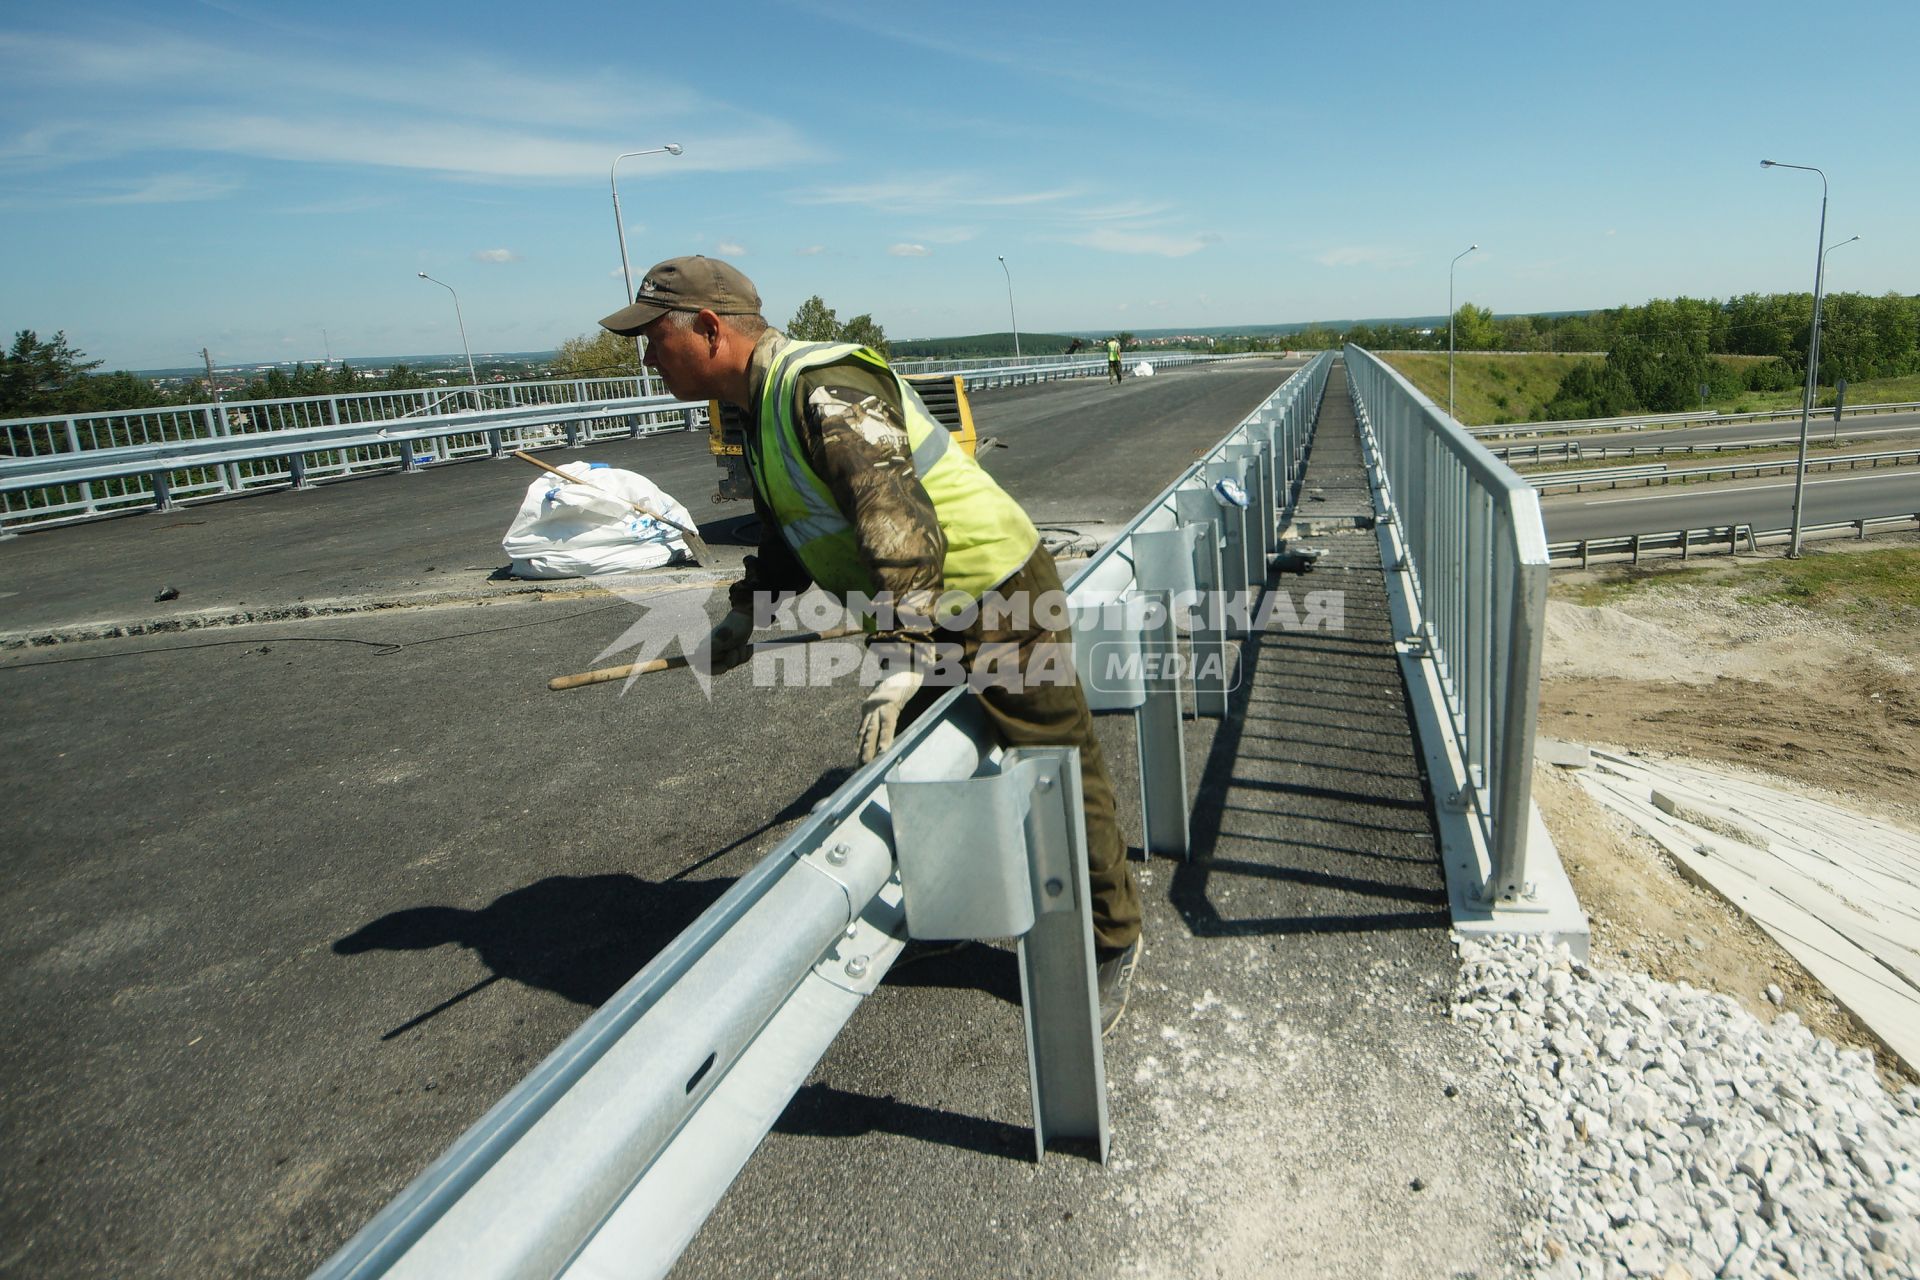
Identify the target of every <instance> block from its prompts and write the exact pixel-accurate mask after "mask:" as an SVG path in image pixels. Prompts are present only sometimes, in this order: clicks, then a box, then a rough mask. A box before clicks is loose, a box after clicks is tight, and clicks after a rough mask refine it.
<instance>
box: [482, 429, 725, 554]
mask: <svg viewBox="0 0 1920 1280" xmlns="http://www.w3.org/2000/svg"><path fill="white" fill-rule="evenodd" d="M513 456H514V457H516V458H518V459H520V460H521V461H522V462H531V463H532V464H533V465H534V466H536V467H538V468H540V469H541V470H542V471H551V472H553V474H554V475H557V476H559V477H560V478H561V479H562V480H565V481H566V482H567V483H568V484H578V485H585V486H586V487H587V488H589V489H592V490H593V491H594V492H595V493H597V494H600V495H601V496H602V497H607V498H613V500H614V501H615V502H624V503H626V504H627V505H628V506H630V507H632V508H633V509H634V510H635V511H638V512H639V513H640V514H641V515H643V516H646V517H647V518H648V519H650V520H658V521H659V522H660V523H661V524H664V525H666V526H667V527H668V528H670V529H678V530H679V531H680V532H681V533H683V534H685V535H686V536H687V538H688V539H689V540H691V539H694V538H698V537H699V536H700V534H699V533H698V532H697V531H695V530H693V529H689V528H687V526H685V525H683V524H681V523H680V522H679V521H678V520H672V519H669V518H668V517H666V516H663V515H661V514H660V513H659V512H658V511H655V510H654V509H653V508H652V507H648V506H643V505H642V504H640V503H638V502H635V501H633V500H632V499H631V498H614V496H613V495H612V494H610V493H608V492H607V491H606V490H604V489H600V488H596V487H595V486H594V485H592V484H591V483H589V482H588V481H585V480H582V479H581V478H580V477H579V476H570V475H568V474H567V473H566V472H564V471H562V470H561V469H560V468H558V467H554V466H549V465H547V464H546V463H544V462H542V461H540V459H538V458H536V457H534V456H533V455H532V454H530V453H528V452H527V451H526V450H525V449H515V450H514V451H513ZM705 547H706V544H705V543H704V542H703V543H701V544H700V549H701V550H704V549H705ZM702 558H704V557H702Z"/></svg>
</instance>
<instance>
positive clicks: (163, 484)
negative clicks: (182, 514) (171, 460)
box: [149, 471, 173, 511]
mask: <svg viewBox="0 0 1920 1280" xmlns="http://www.w3.org/2000/svg"><path fill="white" fill-rule="evenodd" d="M149 479H151V480H152V482H153V509H154V510H155V511H171V510H173V486H172V485H171V484H170V483H168V481H167V473H166V472H164V471H156V472H154V473H153V474H152V476H150V477H149Z"/></svg>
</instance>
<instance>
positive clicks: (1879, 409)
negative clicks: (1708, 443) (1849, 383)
mask: <svg viewBox="0 0 1920 1280" xmlns="http://www.w3.org/2000/svg"><path fill="white" fill-rule="evenodd" d="M1915 410H1920V400H1899V401H1889V402H1887V403H1885V404H1850V405H1843V406H1842V407H1841V409H1840V413H1841V414H1842V415H1847V416H1851V415H1853V414H1874V413H1911V412H1914V411H1915ZM1813 412H1814V415H1816V416H1819V417H1825V418H1831V417H1832V416H1834V414H1833V406H1832V405H1816V406H1815V407H1814V410H1813ZM1799 416H1800V407H1799V406H1798V405H1796V406H1794V407H1793V408H1791V409H1760V410H1756V411H1755V412H1753V413H1721V412H1720V411H1719V410H1717V409H1696V410H1693V411H1690V412H1687V413H1635V414H1628V415H1627V416H1625V417H1620V418H1567V419H1565V420H1563V421H1558V422H1554V421H1547V422H1506V423H1501V424H1500V425H1498V426H1492V427H1467V428H1464V429H1465V430H1467V431H1469V432H1471V433H1472V434H1473V435H1475V436H1538V435H1577V434H1582V433H1591V432H1600V431H1639V430H1641V429H1643V428H1646V427H1677V426H1696V427H1717V426H1721V425H1726V424H1732V423H1736V422H1782V421H1786V420H1788V419H1792V418H1798V417H1799Z"/></svg>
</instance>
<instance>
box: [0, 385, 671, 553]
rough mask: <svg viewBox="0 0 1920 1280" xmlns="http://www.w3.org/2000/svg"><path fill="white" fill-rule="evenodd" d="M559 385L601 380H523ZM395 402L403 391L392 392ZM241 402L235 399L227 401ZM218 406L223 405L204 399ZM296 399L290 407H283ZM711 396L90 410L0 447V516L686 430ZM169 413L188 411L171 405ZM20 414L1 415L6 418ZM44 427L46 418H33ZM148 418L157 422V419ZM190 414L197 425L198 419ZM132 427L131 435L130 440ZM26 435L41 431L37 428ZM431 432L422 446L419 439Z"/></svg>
mask: <svg viewBox="0 0 1920 1280" xmlns="http://www.w3.org/2000/svg"><path fill="white" fill-rule="evenodd" d="M628 383H629V385H632V380H631V379H629V380H628ZM517 385H519V386H521V387H525V386H534V387H536V388H540V387H545V388H548V389H552V388H555V387H559V386H562V385H564V386H566V387H568V388H572V389H585V388H593V387H597V386H599V385H600V384H598V383H568V384H517ZM250 403H251V404H252V405H253V406H254V407H256V408H262V409H266V410H271V411H272V412H270V413H263V414H262V415H261V419H260V420H266V421H273V420H286V421H299V420H301V419H302V418H303V417H304V416H306V415H307V411H308V410H310V409H311V408H312V407H313V405H314V404H315V403H316V402H315V401H312V400H306V401H253V402H250ZM388 403H389V404H390V405H396V406H397V405H398V403H399V402H398V401H388ZM221 407H222V408H224V409H227V410H233V409H234V406H232V405H226V406H221ZM198 408H200V409H206V410H212V409H213V408H214V406H210V405H206V406H198ZM283 410H287V411H288V412H282V411H283ZM705 410H706V406H705V404H704V403H699V404H695V403H692V402H688V401H681V400H675V399H673V398H672V397H670V396H665V395H657V396H626V397H620V398H614V399H605V400H568V401H543V400H539V399H527V400H526V401H524V402H523V403H521V404H518V405H510V406H506V407H501V408H492V409H481V410H468V411H461V412H454V413H435V414H420V413H407V414H399V415H396V416H393V417H388V418H355V417H353V416H352V415H351V414H347V413H344V412H343V413H342V415H341V416H342V417H343V419H344V420H343V421H340V422H337V423H327V424H324V425H321V424H308V425H299V426H289V427H283V428H276V429H249V430H244V431H232V430H220V429H219V422H220V421H221V420H220V419H219V418H218V417H215V416H205V417H202V418H201V419H199V423H200V425H201V426H203V427H204V428H205V429H204V430H200V431H189V430H185V429H177V428H179V423H178V422H177V421H176V422H173V423H171V424H169V423H162V424H161V427H160V428H158V429H153V430H147V429H146V428H144V427H143V428H142V429H141V430H139V431H131V432H125V431H123V430H122V428H121V427H120V426H113V425H103V424H108V423H110V422H120V421H122V420H124V419H127V418H129V417H132V416H134V415H85V418H86V420H87V421H89V422H92V423H93V424H94V429H93V430H91V432H90V433H89V434H88V435H87V436H85V437H84V438H83V437H81V436H80V435H79V433H78V428H77V426H76V425H75V424H77V423H78V422H80V421H81V420H82V419H81V417H80V416H76V417H75V418H73V419H69V420H67V425H68V426H69V427H70V428H72V430H71V431H70V432H67V433H63V434H65V436H66V439H67V440H68V442H69V443H71V444H75V445H76V446H77V447H72V448H63V449H40V450H38V451H29V452H26V453H24V454H15V455H14V456H12V457H7V456H0V527H3V528H6V529H9V530H11V529H17V528H22V527H27V526H32V525H40V524H46V523H52V522H59V521H64V520H71V519H76V518H79V519H85V518H89V517H92V516H96V515H103V514H108V513H111V512H115V511H122V510H126V509H129V508H133V507H142V506H153V507H158V508H162V509H164V508H166V507H168V506H170V505H171V504H172V503H173V502H174V501H176V500H178V499H183V498H193V497H215V496H221V495H225V494H232V493H244V492H249V491H254V490H260V489H267V488H277V487H279V486H281V485H286V484H292V485H294V486H295V487H299V486H301V485H303V484H305V483H307V482H308V481H309V480H315V479H325V478H333V477H341V476H348V475H355V474H359V473H360V472H364V471H372V470H385V469H392V468H395V467H397V468H399V469H401V470H403V471H411V470H413V469H414V467H415V466H416V465H418V464H420V463H423V462H427V463H431V462H442V461H451V460H454V459H458V458H464V457H486V456H495V457H497V456H499V455H500V453H501V452H502V451H503V450H511V449H516V448H540V447H542V446H543V445H547V444H553V443H559V442H560V441H562V440H564V441H565V442H566V443H569V444H579V443H581V442H582V441H585V440H604V439H608V438H611V437H616V436H638V435H646V434H649V433H652V432H657V431H678V430H683V429H686V428H689V427H693V426H697V425H699V423H700V421H701V420H703V418H704V415H705ZM162 412H164V413H165V414H167V415H180V414H186V413H187V412H188V410H184V409H183V410H167V411H162ZM15 425H19V424H16V423H0V428H6V427H11V426H15ZM27 425H28V426H30V427H32V428H34V430H35V431H38V430H39V429H40V428H42V427H44V426H46V425H47V424H46V423H45V422H44V421H43V420H27ZM149 425H151V424H149ZM187 425H189V426H190V425H192V424H191V423H189V424H187ZM123 435H131V436H132V437H133V438H131V439H123V438H122V437H123ZM25 438H37V437H35V436H34V432H29V433H27V437H25ZM422 443H430V444H431V448H430V449H429V451H428V452H427V453H426V454H424V455H422V454H420V453H419V452H418V446H419V445H421V444H422Z"/></svg>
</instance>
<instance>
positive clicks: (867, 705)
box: [860, 670, 925, 764]
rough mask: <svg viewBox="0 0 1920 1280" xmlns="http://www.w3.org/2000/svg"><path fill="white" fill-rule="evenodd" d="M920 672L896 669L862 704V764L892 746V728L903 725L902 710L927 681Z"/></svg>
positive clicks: (875, 687)
mask: <svg viewBox="0 0 1920 1280" xmlns="http://www.w3.org/2000/svg"><path fill="white" fill-rule="evenodd" d="M924 678H925V677H923V676H922V675H921V674H920V673H919V672H918V671H911V670H909V671H896V672H894V673H893V674H892V675H890V676H888V677H887V678H886V679H884V680H882V681H881V682H880V683H879V684H877V685H875V686H873V692H872V693H869V694H868V695H867V700H866V701H865V702H863V703H861V704H860V763H861V764H869V763H871V762H872V761H873V760H874V759H875V758H876V757H878V756H880V755H881V754H882V753H884V752H885V751H886V749H887V748H888V747H891V746H892V745H893V731H894V730H895V729H897V728H898V727H899V726H900V713H901V711H903V710H905V708H906V705H907V703H908V701H909V700H911V699H912V697H913V695H914V694H916V693H918V692H920V685H921V682H922V681H923V680H924Z"/></svg>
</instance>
